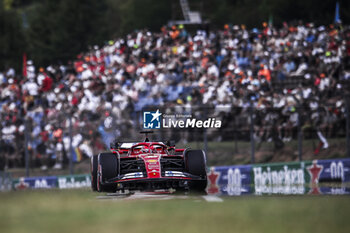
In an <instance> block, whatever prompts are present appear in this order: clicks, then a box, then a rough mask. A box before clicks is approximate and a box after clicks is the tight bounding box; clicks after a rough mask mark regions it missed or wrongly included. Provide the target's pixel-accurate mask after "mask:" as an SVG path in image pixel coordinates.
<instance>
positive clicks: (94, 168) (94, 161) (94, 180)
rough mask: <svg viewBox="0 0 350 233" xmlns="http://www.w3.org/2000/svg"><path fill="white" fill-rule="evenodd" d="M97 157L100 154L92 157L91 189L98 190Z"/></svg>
mask: <svg viewBox="0 0 350 233" xmlns="http://www.w3.org/2000/svg"><path fill="white" fill-rule="evenodd" d="M97 159H98V155H94V156H92V157H91V163H90V171H91V189H92V191H97V162H98V161H97Z"/></svg>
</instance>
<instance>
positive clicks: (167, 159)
mask: <svg viewBox="0 0 350 233" xmlns="http://www.w3.org/2000/svg"><path fill="white" fill-rule="evenodd" d="M143 133H146V139H145V141H144V142H138V143H113V144H112V145H111V152H104V153H100V154H99V155H95V156H93V157H92V158H91V188H92V190H93V191H98V192H116V191H124V190H129V191H131V190H144V191H147V190H158V189H170V188H172V189H175V190H195V191H204V190H205V188H206V186H207V173H206V157H205V153H204V152H203V151H202V150H191V149H176V148H175V145H170V143H163V142H150V141H149V140H148V137H147V133H150V132H143Z"/></svg>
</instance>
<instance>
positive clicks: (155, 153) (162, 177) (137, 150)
mask: <svg viewBox="0 0 350 233" xmlns="http://www.w3.org/2000/svg"><path fill="white" fill-rule="evenodd" d="M184 151H185V149H175V147H169V146H167V145H165V144H164V143H162V142H140V143H136V144H134V145H133V146H131V147H130V148H118V149H112V152H113V153H115V154H116V156H120V157H119V159H120V161H121V163H122V162H123V161H129V160H133V159H135V160H137V161H143V163H144V168H145V172H143V174H142V176H141V173H140V172H135V173H127V174H125V175H124V176H121V177H119V178H116V179H113V180H111V182H114V183H120V184H123V183H130V182H132V181H146V182H152V181H158V182H160V181H169V180H170V181H171V180H189V179H192V178H191V177H190V176H187V175H186V173H184V172H176V171H175V172H171V171H166V172H165V171H163V172H162V164H161V159H163V160H166V159H177V160H179V161H183V160H184V159H183V158H184V155H183V153H184ZM129 174H135V177H132V176H133V175H129Z"/></svg>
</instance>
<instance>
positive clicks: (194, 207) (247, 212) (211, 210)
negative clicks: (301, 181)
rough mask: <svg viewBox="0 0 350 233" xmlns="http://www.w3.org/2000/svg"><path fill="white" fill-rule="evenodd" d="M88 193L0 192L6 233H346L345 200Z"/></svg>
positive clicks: (348, 212) (349, 227) (0, 223)
mask: <svg viewBox="0 0 350 233" xmlns="http://www.w3.org/2000/svg"><path fill="white" fill-rule="evenodd" d="M97 195H99V194H96V193H92V192H90V191H88V190H74V191H72V190H65V191H60V190H48V191H24V192H9V193H0V231H1V232H2V233H5V232H6V233H7V232H16V233H21V232H25V233H28V232H35V233H41V232H45V233H46V232H50V233H55V232H59V233H62V232H75V233H79V232H84V233H90V232H103V233H106V232H114V233H115V232H127V233H134V232H146V233H147V232H152V233H155V232H165V233H166V232H176V233H179V232H181V233H186V232H191V233H194V232H202V233H203V232H210V233H213V232H239V233H244V232H268V233H273V232H278V233H280V232H283V233H285V232H286V233H288V232H298V233H302V232H307V233H310V232H317V233H322V232H327V233H328V232H344V233H345V232H350V221H349V217H350V208H349V206H350V198H349V197H346V196H264V197H254V196H250V197H224V198H223V199H224V202H221V203H209V202H206V201H204V200H203V199H202V198H201V197H190V198H189V199H174V200H115V199H112V200H97V199H96V196H97Z"/></svg>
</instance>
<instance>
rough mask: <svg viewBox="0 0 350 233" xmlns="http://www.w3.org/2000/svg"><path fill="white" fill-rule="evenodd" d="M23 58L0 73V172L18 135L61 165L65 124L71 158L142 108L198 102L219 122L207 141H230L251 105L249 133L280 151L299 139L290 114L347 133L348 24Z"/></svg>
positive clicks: (306, 125) (182, 36)
mask: <svg viewBox="0 0 350 233" xmlns="http://www.w3.org/2000/svg"><path fill="white" fill-rule="evenodd" d="M29 58H30V57H29ZM29 58H28V61H26V64H25V70H24V72H23V74H22V72H21V71H19V70H14V69H12V68H8V69H7V70H5V71H4V72H1V73H0V121H1V125H0V138H1V149H0V150H1V151H0V157H1V158H0V160H1V161H2V166H1V169H4V168H9V167H17V166H23V163H24V162H23V161H24V152H25V151H24V145H25V144H24V141H25V134H27V136H28V143H29V153H30V156H31V161H32V166H40V167H41V168H42V169H43V170H45V169H48V168H54V169H61V168H62V166H63V165H64V164H65V161H66V160H67V154H68V152H67V151H68V149H69V146H70V137H69V135H70V127H69V124H70V121H69V119H71V122H72V135H73V140H72V146H73V148H74V150H75V159H76V160H77V161H79V160H80V158H81V155H83V156H86V157H89V156H92V155H93V154H96V153H98V152H100V151H102V150H104V149H105V148H106V145H109V142H110V141H111V140H112V139H113V138H114V137H123V136H124V137H125V136H126V135H127V136H131V135H133V132H134V131H136V132H137V130H138V129H140V128H141V127H142V122H141V120H140V114H139V113H140V112H142V110H143V109H145V108H151V107H156V108H160V109H162V112H163V113H189V114H193V115H194V116H197V117H202V116H203V109H206V110H205V111H206V114H207V115H208V116H209V115H210V116H214V117H216V118H217V119H222V120H223V127H222V129H220V130H219V132H215V131H212V132H209V135H208V136H209V137H210V138H211V139H213V140H226V139H229V137H230V136H227V138H226V137H225V136H223V135H228V134H229V133H228V131H231V132H232V131H235V132H238V134H239V135H238V137H240V138H242V137H243V138H244V135H245V133H244V132H246V131H248V129H249V106H251V105H252V106H253V107H254V127H255V137H256V139H257V140H260V141H261V140H262V141H273V142H275V144H276V145H277V147H279V146H281V145H283V142H284V141H289V140H291V139H292V138H296V129H297V126H298V113H300V114H301V118H300V119H301V127H302V130H303V132H304V137H312V135H311V134H314V135H315V136H316V137H318V138H319V140H320V141H321V145H322V148H327V147H328V143H327V138H329V137H336V136H339V135H341V134H343V135H344V134H345V122H346V121H345V111H346V108H345V100H344V92H345V90H344V88H345V85H344V82H346V81H347V80H348V81H349V79H350V69H349V67H350V66H349V61H350V60H349V58H350V27H349V26H345V25H341V24H337V25H330V26H315V25H314V24H312V23H308V24H303V23H300V22H296V23H289V24H288V23H284V24H283V25H282V26H281V27H279V28H275V27H273V26H271V25H268V24H267V23H263V25H262V28H260V29H257V28H254V29H251V30H248V29H247V28H246V27H245V26H244V25H224V27H223V28H222V29H218V30H197V31H196V32H194V33H189V32H187V31H186V29H185V27H184V26H183V25H177V26H172V27H166V26H164V27H162V28H161V31H160V32H151V31H148V30H139V31H135V32H133V33H130V34H128V35H126V36H125V37H123V38H119V39H116V40H113V41H109V42H108V43H107V44H106V45H105V46H103V47H101V48H99V47H98V46H93V47H92V48H91V49H90V50H89V51H88V52H86V53H82V54H79V55H78V56H77V58H76V59H75V60H74V61H71V62H69V63H68V64H67V65H50V66H48V67H37V66H36V65H35V61H31V60H30V59H29ZM135 129H136V130H135ZM231 136H232V134H231ZM188 137H190V136H188ZM247 139H249V137H248V138H247ZM183 140H191V138H186V137H184V138H183ZM231 140H232V138H231Z"/></svg>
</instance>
